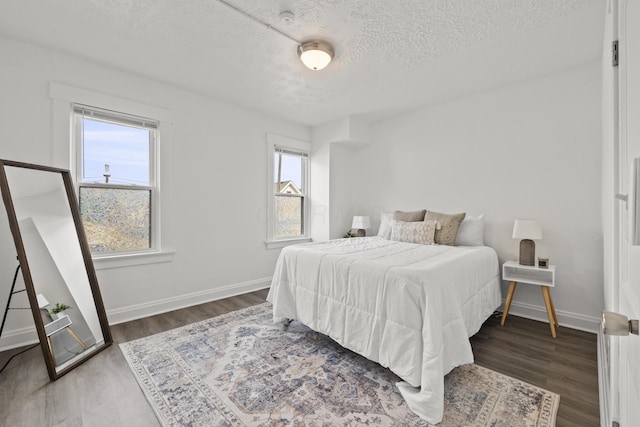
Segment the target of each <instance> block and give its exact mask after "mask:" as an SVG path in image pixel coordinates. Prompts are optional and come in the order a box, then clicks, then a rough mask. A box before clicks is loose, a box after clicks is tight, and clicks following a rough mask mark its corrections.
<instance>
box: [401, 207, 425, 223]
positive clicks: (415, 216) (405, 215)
mask: <svg viewBox="0 0 640 427" xmlns="http://www.w3.org/2000/svg"><path fill="white" fill-rule="evenodd" d="M425 213H427V211H426V210H425V209H422V210H421V211H414V212H402V211H395V212H394V213H393V219H395V220H396V221H404V222H414V221H424V214H425Z"/></svg>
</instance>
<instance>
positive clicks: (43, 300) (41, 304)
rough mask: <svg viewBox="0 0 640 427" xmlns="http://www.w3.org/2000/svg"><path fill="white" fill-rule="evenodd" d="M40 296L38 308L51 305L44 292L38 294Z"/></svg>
mask: <svg viewBox="0 0 640 427" xmlns="http://www.w3.org/2000/svg"><path fill="white" fill-rule="evenodd" d="M36 297H37V298H38V308H44V307H46V306H48V305H49V301H47V299H46V298H45V297H44V295H42V294H38V295H36Z"/></svg>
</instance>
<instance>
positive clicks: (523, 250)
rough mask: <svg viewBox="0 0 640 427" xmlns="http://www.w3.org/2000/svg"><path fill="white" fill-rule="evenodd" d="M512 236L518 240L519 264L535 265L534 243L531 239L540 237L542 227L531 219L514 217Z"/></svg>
mask: <svg viewBox="0 0 640 427" xmlns="http://www.w3.org/2000/svg"><path fill="white" fill-rule="evenodd" d="M513 238H514V239H522V240H520V260H519V262H520V265H536V260H535V259H536V244H535V243H534V242H533V239H542V229H541V228H540V224H538V222H537V221H535V220H532V219H516V221H515V223H514V224H513Z"/></svg>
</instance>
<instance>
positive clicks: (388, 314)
mask: <svg viewBox="0 0 640 427" xmlns="http://www.w3.org/2000/svg"><path fill="white" fill-rule="evenodd" d="M499 282H500V281H499V266H498V257H497V254H496V252H495V251H494V250H493V249H492V248H489V247H487V246H474V247H458V246H445V245H421V244H414V243H405V242H398V241H392V240H388V239H385V238H383V237H361V238H352V239H338V240H330V241H327V242H314V243H306V244H301V245H294V246H288V247H285V248H283V249H282V252H281V254H280V256H279V258H278V261H277V263H276V268H275V271H274V276H273V280H272V284H271V289H270V291H269V294H268V296H267V300H268V301H270V302H271V303H272V304H273V316H274V321H281V320H283V319H295V320H298V321H300V322H302V323H303V324H305V325H307V326H308V327H310V328H311V329H313V330H315V331H317V332H320V333H323V334H326V335H328V336H329V337H331V338H332V339H334V340H335V341H336V342H338V343H339V344H341V345H342V346H343V347H345V348H348V349H350V350H352V351H355V352H356V353H359V354H361V355H362V356H364V357H366V358H368V359H370V360H373V361H375V362H378V363H380V364H381V365H382V366H384V367H388V368H389V369H391V371H393V372H394V373H395V374H396V375H398V376H399V377H400V378H401V379H402V380H403V381H402V382H400V383H398V388H399V390H400V392H401V393H402V396H403V398H404V399H405V401H406V402H407V404H408V406H409V408H410V409H411V410H412V411H413V412H415V413H416V414H417V415H419V416H420V417H421V418H423V419H425V420H427V421H428V422H429V423H432V424H436V423H439V422H440V421H441V420H442V414H443V410H444V376H445V375H446V374H447V373H448V372H449V371H451V370H452V369H453V368H455V367H456V366H459V365H463V364H467V363H472V362H473V353H472V351H471V345H470V343H469V337H470V336H472V335H474V334H475V333H476V332H478V330H479V329H480V327H481V325H482V323H483V322H484V321H485V320H486V319H487V318H488V317H489V316H490V315H491V314H492V313H493V312H494V311H495V309H496V308H497V307H498V306H499V305H500V303H501V294H500V287H499Z"/></svg>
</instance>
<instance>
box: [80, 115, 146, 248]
mask: <svg viewBox="0 0 640 427" xmlns="http://www.w3.org/2000/svg"><path fill="white" fill-rule="evenodd" d="M73 124H74V137H75V141H76V144H75V146H76V153H77V165H76V171H77V172H76V183H77V185H78V195H79V202H80V213H81V216H82V221H83V225H84V228H85V232H86V234H87V240H88V242H89V247H90V249H91V252H92V253H94V254H98V255H99V254H116V253H126V252H141V251H149V250H155V249H156V248H157V242H156V240H157V239H156V238H155V236H156V235H157V233H156V232H154V228H155V227H154V226H155V224H154V223H155V219H156V216H157V206H158V203H157V200H156V199H157V187H156V176H157V171H156V161H155V158H156V156H155V152H156V144H157V141H158V122H157V121H154V120H150V119H146V118H141V117H137V116H132V115H128V114H124V113H119V112H113V111H108V110H102V109H99V108H94V107H88V106H84V105H73Z"/></svg>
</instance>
